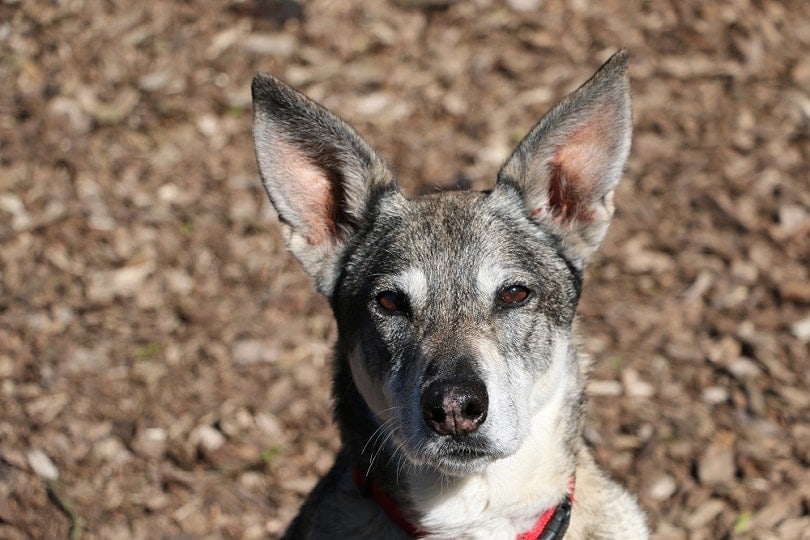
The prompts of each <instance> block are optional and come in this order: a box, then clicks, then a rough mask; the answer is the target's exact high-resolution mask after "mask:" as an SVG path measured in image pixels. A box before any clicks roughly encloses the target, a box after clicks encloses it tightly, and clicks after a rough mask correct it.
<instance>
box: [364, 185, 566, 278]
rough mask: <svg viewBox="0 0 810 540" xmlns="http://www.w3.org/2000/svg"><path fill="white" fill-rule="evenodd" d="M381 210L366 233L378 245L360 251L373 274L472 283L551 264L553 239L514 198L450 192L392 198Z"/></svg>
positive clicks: (553, 251)
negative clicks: (403, 273) (485, 275)
mask: <svg viewBox="0 0 810 540" xmlns="http://www.w3.org/2000/svg"><path fill="white" fill-rule="evenodd" d="M379 210H380V211H379V212H378V213H377V216H376V219H375V223H373V224H372V226H371V231H370V238H366V241H368V243H369V244H371V245H374V246H376V248H375V249H372V250H371V252H367V253H365V254H364V257H368V258H369V259H371V260H373V261H374V262H375V264H373V268H369V271H372V272H375V273H377V274H379V273H388V274H398V273H402V272H403V271H406V272H405V275H406V276H411V277H414V276H415V275H416V274H418V273H421V274H423V275H425V277H426V279H428V281H433V280H441V281H442V282H444V283H447V282H467V283H470V284H472V282H473V281H475V280H476V278H477V277H478V276H482V275H483V274H487V275H489V276H490V280H491V281H498V276H499V275H501V274H509V273H510V272H514V271H515V270H520V269H523V270H525V271H527V272H532V271H534V270H539V269H540V267H543V266H547V265H548V264H551V265H552V266H553V265H555V263H554V259H556V258H557V257H556V254H557V251H558V249H557V248H558V245H557V241H556V239H555V238H553V237H552V235H551V234H549V233H548V232H546V231H544V230H543V228H542V227H541V226H539V225H538V224H536V223H533V222H532V220H530V219H529V218H528V215H527V212H526V210H525V208H523V206H522V202H521V201H520V200H517V199H516V200H509V199H506V202H505V199H504V198H503V197H493V196H492V195H491V194H490V193H488V192H475V191H452V192H442V193H436V194H431V195H427V196H422V197H419V198H415V199H409V200H408V199H404V198H402V197H392V198H391V200H390V201H383V202H382V204H381V207H380V209H379ZM417 271H418V272H417ZM478 281H481V280H480V279H479V280H478Z"/></svg>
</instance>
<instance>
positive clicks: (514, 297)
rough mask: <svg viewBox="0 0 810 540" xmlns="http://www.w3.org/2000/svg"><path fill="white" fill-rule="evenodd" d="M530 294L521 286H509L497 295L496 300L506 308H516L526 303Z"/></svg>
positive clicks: (530, 292)
mask: <svg viewBox="0 0 810 540" xmlns="http://www.w3.org/2000/svg"><path fill="white" fill-rule="evenodd" d="M531 294H532V291H530V290H529V289H527V288H526V287H524V286H523V285H509V286H508V287H504V288H503V289H501V291H500V292H499V293H498V300H499V301H500V302H501V304H503V305H504V306H506V307H517V306H521V305H523V304H524V303H526V300H528V298H529V296H530V295H531Z"/></svg>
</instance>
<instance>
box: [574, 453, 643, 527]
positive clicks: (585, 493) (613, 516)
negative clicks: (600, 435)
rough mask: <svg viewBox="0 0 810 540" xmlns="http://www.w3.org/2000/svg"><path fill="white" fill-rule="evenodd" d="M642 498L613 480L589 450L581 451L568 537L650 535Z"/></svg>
mask: <svg viewBox="0 0 810 540" xmlns="http://www.w3.org/2000/svg"><path fill="white" fill-rule="evenodd" d="M649 536H650V533H649V530H648V528H647V523H646V516H645V514H644V511H643V510H642V509H641V507H640V506H639V504H638V501H637V500H636V499H635V497H633V496H632V495H630V494H629V493H628V492H627V491H626V490H625V489H624V488H622V487H621V486H619V484H617V483H615V482H614V481H613V480H611V479H610V478H609V477H608V476H607V475H606V474H605V473H604V472H603V471H602V470H601V469H600V468H599V467H598V466H597V465H596V462H595V461H594V460H593V457H592V456H591V455H590V453H588V452H587V451H582V452H580V462H579V466H578V467H577V478H576V492H575V497H574V507H573V509H572V512H571V525H570V527H569V531H568V534H567V535H566V538H569V537H570V538H572V539H578V538H582V539H585V538H599V539H614V538H632V539H634V540H636V539H644V538H649Z"/></svg>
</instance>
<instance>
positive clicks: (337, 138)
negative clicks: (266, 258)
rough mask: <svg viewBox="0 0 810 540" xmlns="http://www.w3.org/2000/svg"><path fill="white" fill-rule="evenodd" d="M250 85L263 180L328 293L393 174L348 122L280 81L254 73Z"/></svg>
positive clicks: (291, 238)
mask: <svg viewBox="0 0 810 540" xmlns="http://www.w3.org/2000/svg"><path fill="white" fill-rule="evenodd" d="M252 91H253V139H254V142H255V146H256V158H257V161H258V163H259V172H260V173H261V177H262V183H263V184H264V187H265V189H266V190H267V194H268V195H269V196H270V200H271V202H272V203H273V206H275V208H276V211H277V212H278V215H279V218H280V220H281V222H282V223H283V229H284V231H283V232H284V237H285V241H286V243H287V248H288V249H289V250H290V251H291V252H292V253H293V254H294V255H295V256H296V257H297V258H298V260H300V261H301V264H302V265H303V266H304V269H305V270H306V271H307V273H309V275H310V276H312V278H313V279H314V281H315V284H316V286H317V287H318V289H319V290H320V291H321V292H322V293H324V294H326V295H327V296H329V295H330V294H331V292H332V288H333V286H334V279H335V275H336V273H337V272H336V271H335V268H334V266H335V264H336V263H337V261H338V259H339V257H340V254H341V252H342V248H343V246H344V245H345V242H346V240H347V239H348V238H349V237H350V235H351V234H352V233H353V232H354V231H355V230H356V228H357V227H358V225H360V224H361V223H362V221H363V219H364V216H365V215H366V211H367V209H368V207H369V205H370V203H371V201H372V200H373V199H374V198H375V197H376V196H377V195H379V194H380V193H381V192H382V191H385V190H396V189H397V188H396V184H395V182H394V176H393V174H392V172H391V170H390V169H389V168H388V166H387V165H386V164H385V162H384V161H383V160H382V159H381V158H379V157H378V156H377V154H376V153H375V152H374V150H373V149H372V148H371V147H370V146H369V145H368V143H366V142H365V141H364V140H363V139H362V138H361V137H360V135H358V134H357V132H356V131H355V130H354V129H352V127H351V126H349V125H348V124H347V123H346V122H344V121H343V120H341V119H340V118H338V117H337V116H336V115H334V114H333V113H331V112H329V111H328V110H326V109H324V108H323V107H321V106H320V105H318V104H317V103H315V102H314V101H312V100H310V99H309V98H307V97H306V96H304V95H303V94H301V93H299V92H297V91H296V90H293V89H292V88H290V87H289V86H287V85H286V84H284V83H283V82H281V81H279V80H278V79H276V78H274V77H272V76H271V75H267V74H259V75H256V77H255V78H254V79H253V85H252Z"/></svg>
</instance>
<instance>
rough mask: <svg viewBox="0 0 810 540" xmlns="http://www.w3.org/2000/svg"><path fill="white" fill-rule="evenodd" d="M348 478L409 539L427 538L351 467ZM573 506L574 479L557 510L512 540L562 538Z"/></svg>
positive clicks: (554, 508) (394, 504) (368, 479)
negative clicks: (352, 480)
mask: <svg viewBox="0 0 810 540" xmlns="http://www.w3.org/2000/svg"><path fill="white" fill-rule="evenodd" d="M352 478H353V479H354V483H355V484H356V485H357V487H358V488H359V489H360V491H361V492H362V493H363V494H364V495H366V496H368V497H371V498H372V499H374V502H376V503H377V505H379V507H380V508H382V510H383V512H385V513H386V515H387V516H388V517H389V518H390V519H391V521H393V522H394V523H396V524H397V526H398V527H399V528H400V529H402V530H403V531H405V532H406V533H408V536H411V537H412V538H422V537H424V536H426V535H427V532H426V531H423V530H421V529H419V528H418V527H416V526H415V525H414V524H413V523H411V522H410V521H408V519H407V518H406V517H405V515H404V514H403V513H402V510H400V509H399V506H397V503H395V502H394V500H393V499H392V498H391V497H389V496H388V494H387V493H386V492H384V491H383V490H382V489H380V488H379V486H377V484H376V483H375V482H373V481H372V480H371V479H370V478H366V477H365V476H364V475H363V473H362V471H360V469H358V468H357V467H352ZM573 502H574V477H573V476H572V477H571V480H570V481H569V482H568V491H567V492H566V494H565V499H563V501H562V502H561V503H560V504H558V505H557V506H552V507H551V508H549V509H548V510H546V511H545V512H543V513H542V514H541V515H540V517H539V518H538V519H537V522H536V523H535V525H534V527H532V529H531V530H530V531H526V532H524V533H520V534H518V535H517V538H516V540H554V539H557V538H562V537H563V535H564V534H565V531H566V529H568V521H569V520H570V518H571V505H572V504H573Z"/></svg>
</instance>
